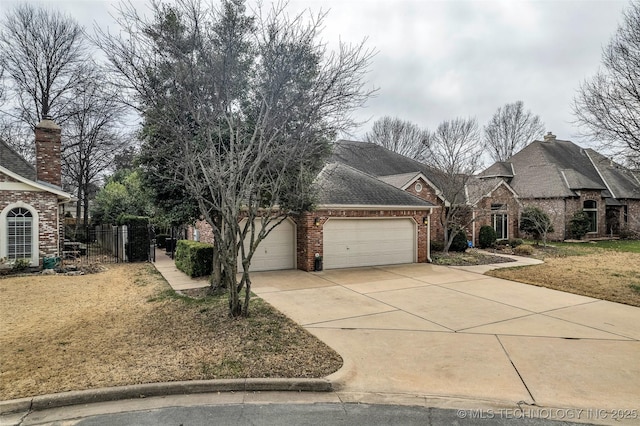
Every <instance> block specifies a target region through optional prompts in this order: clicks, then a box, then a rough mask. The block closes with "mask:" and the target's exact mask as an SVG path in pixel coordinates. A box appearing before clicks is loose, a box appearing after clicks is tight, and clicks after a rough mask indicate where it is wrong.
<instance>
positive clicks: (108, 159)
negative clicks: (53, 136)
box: [62, 71, 130, 225]
mask: <svg viewBox="0 0 640 426" xmlns="http://www.w3.org/2000/svg"><path fill="white" fill-rule="evenodd" d="M71 95H72V101H71V105H72V107H71V111H72V114H71V115H70V116H69V118H68V120H67V122H66V126H65V143H64V145H63V150H62V159H63V161H62V169H63V175H64V176H65V180H67V182H68V184H69V187H70V188H72V189H74V190H75V192H76V197H77V199H78V201H77V204H76V218H77V219H78V222H77V223H79V222H80V220H79V219H80V218H83V224H85V225H86V224H87V223H88V222H89V199H90V197H91V196H92V195H94V194H92V191H91V188H93V187H95V186H96V184H97V183H98V182H99V180H100V179H101V178H102V177H103V174H104V172H105V171H107V170H109V169H110V168H112V165H113V162H114V159H115V157H116V155H117V154H119V153H120V152H122V151H123V150H124V149H126V148H127V147H128V146H129V143H128V140H129V139H130V138H129V137H128V135H126V134H124V133H123V131H122V130H121V129H123V128H125V126H124V125H123V123H122V119H123V117H124V115H125V112H126V107H125V106H124V105H123V104H122V103H120V102H119V100H118V97H117V95H116V93H114V92H113V91H112V90H110V86H109V85H108V84H107V82H106V80H105V78H104V76H103V75H102V74H101V73H100V72H98V71H94V72H93V73H92V77H91V78H90V79H87V81H86V83H85V84H84V85H82V86H76V87H74V89H73V90H72V91H71Z"/></svg>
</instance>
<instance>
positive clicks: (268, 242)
mask: <svg viewBox="0 0 640 426" xmlns="http://www.w3.org/2000/svg"><path fill="white" fill-rule="evenodd" d="M241 225H244V223H242V224H241ZM259 226H261V225H260V221H259V220H257V221H256V228H257V227H259ZM248 245H249V237H247V238H246V239H245V247H247V246H248ZM239 257H240V256H239ZM295 266H296V265H295V226H294V225H293V223H292V222H291V221H289V220H285V221H283V222H282V223H280V224H279V225H278V226H277V227H275V228H274V229H273V230H272V231H271V232H270V233H269V235H267V238H265V239H264V240H262V241H261V242H260V244H258V248H257V249H256V251H255V253H254V254H253V258H252V259H251V267H250V271H251V272H258V271H274V270H279V269H294V268H295ZM238 271H242V259H240V258H238Z"/></svg>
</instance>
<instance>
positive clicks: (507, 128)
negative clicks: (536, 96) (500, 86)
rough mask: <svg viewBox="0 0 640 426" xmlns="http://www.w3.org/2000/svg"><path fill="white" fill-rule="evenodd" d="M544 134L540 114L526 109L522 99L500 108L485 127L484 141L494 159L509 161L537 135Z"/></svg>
mask: <svg viewBox="0 0 640 426" xmlns="http://www.w3.org/2000/svg"><path fill="white" fill-rule="evenodd" d="M543 134H544V123H543V122H542V120H541V119H540V117H539V116H537V115H533V114H532V113H531V111H525V110H524V104H523V103H522V101H517V102H514V103H512V104H505V105H504V106H501V107H499V108H498V110H497V111H496V112H495V114H493V117H491V120H489V123H488V124H487V125H486V126H485V127H484V143H485V146H486V147H487V150H488V151H489V154H490V155H491V158H492V159H493V161H507V159H508V158H509V157H511V156H512V155H513V154H515V153H516V152H518V151H520V150H521V149H522V148H524V147H525V146H527V144H529V143H530V142H531V141H533V140H534V138H535V137H538V136H542V135H543Z"/></svg>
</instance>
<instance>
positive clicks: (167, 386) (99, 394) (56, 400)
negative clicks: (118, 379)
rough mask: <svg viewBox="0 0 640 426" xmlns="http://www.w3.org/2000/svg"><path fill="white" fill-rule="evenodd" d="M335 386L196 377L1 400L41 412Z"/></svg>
mask: <svg viewBox="0 0 640 426" xmlns="http://www.w3.org/2000/svg"><path fill="white" fill-rule="evenodd" d="M332 390H333V386H332V384H331V382H330V381H329V380H326V379H228V380H193V381H184V382H164V383H147V384H140V385H128V386H117V387H112V388H98V389H88V390H82V391H71V392H61V393H53V394H49V395H40V396H35V397H31V398H20V399H12V400H8V401H0V414H10V413H18V412H23V411H40V410H46V409H49V408H57V407H66V406H69V405H79V404H92V403H96V402H109V401H118V400H123V399H135V398H147V397H153V396H168V395H188V394H197V393H212V392H258V391H262V392H266V391H280V392H281V391H292V392H331V391H332Z"/></svg>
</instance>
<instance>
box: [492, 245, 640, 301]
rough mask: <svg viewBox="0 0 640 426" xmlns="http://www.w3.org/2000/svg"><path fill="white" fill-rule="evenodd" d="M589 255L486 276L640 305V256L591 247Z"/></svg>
mask: <svg viewBox="0 0 640 426" xmlns="http://www.w3.org/2000/svg"><path fill="white" fill-rule="evenodd" d="M589 253H590V254H585V255H577V256H575V255H574V256H567V257H546V258H545V263H544V264H541V265H535V266H527V267H522V268H513V269H498V270H494V271H489V272H488V273H487V275H491V276H494V277H499V278H506V279H509V280H514V281H520V282H523V283H527V284H534V285H538V286H541V287H547V288H552V289H556V290H561V291H566V292H569V293H574V294H580V295H584V296H590V297H595V298H598V299H604V300H610V301H612V302H619V303H625V304H627V305H632V306H640V254H638V253H621V252H616V251H612V250H603V249H597V248H589Z"/></svg>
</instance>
